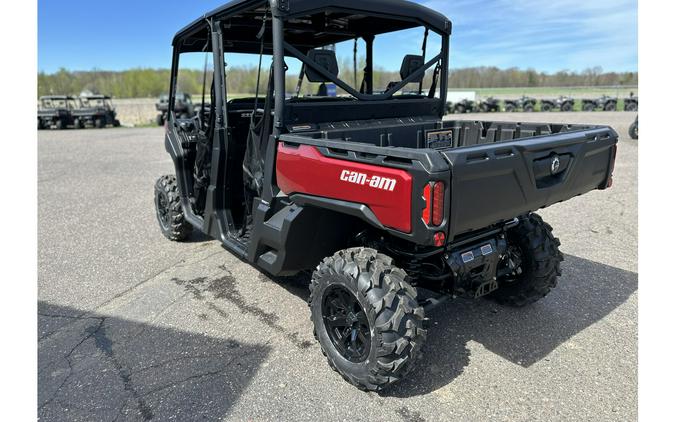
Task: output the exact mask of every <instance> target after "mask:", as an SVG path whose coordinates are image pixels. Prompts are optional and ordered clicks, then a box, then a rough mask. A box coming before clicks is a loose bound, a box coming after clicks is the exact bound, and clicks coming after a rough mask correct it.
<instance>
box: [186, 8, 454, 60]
mask: <svg viewBox="0 0 675 422" xmlns="http://www.w3.org/2000/svg"><path fill="white" fill-rule="evenodd" d="M275 3H277V4H281V3H283V2H282V1H281V0H278V1H277V2H275ZM268 4H269V3H268V1H267V0H232V1H230V2H229V3H227V4H225V5H223V6H221V7H219V8H217V9H215V10H213V11H211V12H209V13H206V14H205V15H203V16H202V17H200V18H199V19H197V20H195V21H194V22H193V23H191V24H190V25H188V26H186V27H185V28H183V29H181V30H180V31H178V33H177V34H176V36H175V37H174V40H173V44H174V45H180V47H181V51H201V50H202V49H203V48H204V40H207V39H208V24H207V19H210V18H215V19H222V20H225V21H227V22H228V28H227V30H226V32H225V42H226V45H225V46H224V49H225V51H229V52H252V53H253V52H257V51H258V50H259V47H260V45H259V43H258V42H257V41H256V34H257V33H258V31H259V30H260V27H261V24H262V18H263V16H264V15H265V13H266V9H267V6H268ZM285 4H287V5H288V7H287V8H286V10H281V9H280V8H274V9H273V10H272V13H273V14H274V15H276V16H280V17H282V18H284V20H286V22H287V23H286V40H287V41H288V42H290V43H291V44H293V45H295V46H296V47H298V48H301V49H302V48H303V47H306V48H308V49H309V48H316V47H321V46H325V45H328V44H334V43H338V42H341V41H346V40H349V39H354V38H355V37H357V36H358V37H363V36H367V35H377V34H382V33H386V32H393V31H398V30H402V29H408V28H414V27H418V26H427V27H429V28H430V29H433V30H435V31H436V32H439V33H441V34H450V32H451V28H452V25H451V23H450V21H449V20H448V19H447V18H446V17H445V16H444V15H442V14H441V13H438V12H436V11H435V10H432V9H429V8H427V7H424V6H422V5H420V4H417V3H412V2H409V1H405V0H341V1H339V2H337V1H335V0H289V1H286V2H285ZM326 16H327V17H328V19H330V20H331V23H332V24H334V26H332V27H331V28H330V29H329V30H326V28H325V25H324V26H322V24H323V23H325V20H326ZM307 17H309V19H307ZM300 18H303V19H300ZM271 32H272V31H271V30H268V31H266V36H265V44H266V47H265V50H266V52H268V53H269V52H271V42H272V35H271Z"/></svg>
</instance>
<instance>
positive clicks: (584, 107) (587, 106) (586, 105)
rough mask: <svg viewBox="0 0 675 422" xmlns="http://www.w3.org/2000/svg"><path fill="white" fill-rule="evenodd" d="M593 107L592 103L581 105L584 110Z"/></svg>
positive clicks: (592, 108) (590, 109)
mask: <svg viewBox="0 0 675 422" xmlns="http://www.w3.org/2000/svg"><path fill="white" fill-rule="evenodd" d="M594 109H595V107H594V106H593V104H584V106H583V110H584V111H593V110H594Z"/></svg>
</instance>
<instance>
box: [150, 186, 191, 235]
mask: <svg viewBox="0 0 675 422" xmlns="http://www.w3.org/2000/svg"><path fill="white" fill-rule="evenodd" d="M155 211H156V212H157V221H158V222H159V228H160V229H161V230H162V234H164V236H165V237H166V238H167V239H169V240H174V241H180V240H184V239H185V238H186V237H188V235H189V234H190V232H191V231H192V226H191V225H190V223H188V222H187V221H185V216H184V215H183V207H182V206H181V204H180V195H179V194H178V185H177V183H176V176H173V175H168V176H162V177H160V178H159V179H158V180H157V183H155Z"/></svg>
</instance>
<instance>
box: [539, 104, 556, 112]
mask: <svg viewBox="0 0 675 422" xmlns="http://www.w3.org/2000/svg"><path fill="white" fill-rule="evenodd" d="M552 109H553V107H552V106H551V104H542V105H541V111H551V110H552Z"/></svg>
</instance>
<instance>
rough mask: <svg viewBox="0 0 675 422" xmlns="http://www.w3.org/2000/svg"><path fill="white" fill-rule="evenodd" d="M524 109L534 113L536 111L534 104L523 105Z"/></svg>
mask: <svg viewBox="0 0 675 422" xmlns="http://www.w3.org/2000/svg"><path fill="white" fill-rule="evenodd" d="M523 111H524V112H525V113H532V112H533V111H534V106H533V105H526V106H525V107H523Z"/></svg>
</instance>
